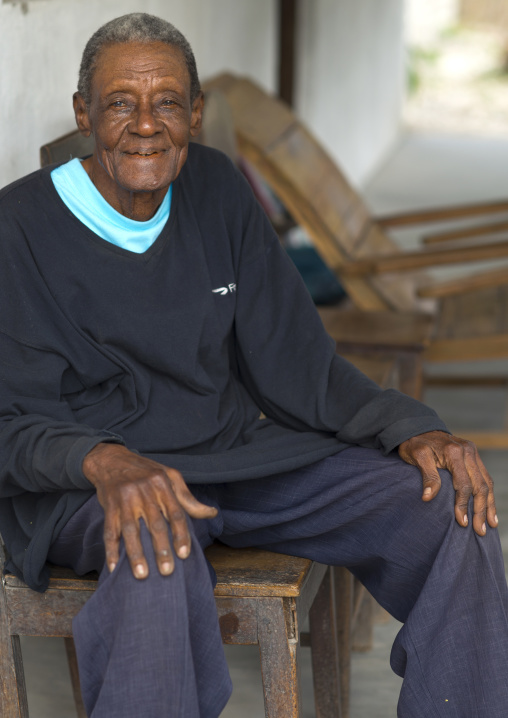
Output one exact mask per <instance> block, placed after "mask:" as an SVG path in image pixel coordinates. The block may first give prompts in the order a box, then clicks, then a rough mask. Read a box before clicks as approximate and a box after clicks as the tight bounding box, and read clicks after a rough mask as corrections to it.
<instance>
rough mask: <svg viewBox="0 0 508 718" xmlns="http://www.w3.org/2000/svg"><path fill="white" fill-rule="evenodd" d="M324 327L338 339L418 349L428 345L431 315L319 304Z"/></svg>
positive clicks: (431, 323)
mask: <svg viewBox="0 0 508 718" xmlns="http://www.w3.org/2000/svg"><path fill="white" fill-rule="evenodd" d="M319 315H320V317H321V320H322V322H323V324H324V326H325V329H326V331H327V332H328V333H329V334H330V335H331V336H332V337H333V338H334V339H335V340H336V341H337V342H351V343H354V342H357V343H363V344H364V345H365V346H372V347H378V348H382V349H385V350H389V349H391V350H393V351H400V350H409V351H419V350H422V349H424V348H425V347H428V346H429V344H430V340H431V334H432V329H433V325H434V319H433V317H432V316H430V315H425V314H415V313H414V312H360V311H358V310H356V309H353V310H346V311H343V312H341V311H338V310H337V309H334V308H333V307H320V308H319Z"/></svg>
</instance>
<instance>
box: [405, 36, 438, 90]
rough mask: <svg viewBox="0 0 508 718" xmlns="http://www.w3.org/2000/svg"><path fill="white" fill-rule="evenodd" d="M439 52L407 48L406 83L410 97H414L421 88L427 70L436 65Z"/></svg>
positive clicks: (422, 48) (421, 48) (415, 47)
mask: <svg viewBox="0 0 508 718" xmlns="http://www.w3.org/2000/svg"><path fill="white" fill-rule="evenodd" d="M439 55H440V53H439V51H438V50H436V49H429V48H424V47H417V46H415V45H413V46H412V47H408V48H407V55H406V57H407V59H406V62H407V65H406V82H407V90H408V94H409V95H413V94H414V93H415V92H416V91H417V90H418V89H419V88H420V86H421V84H422V78H423V75H424V74H425V72H426V70H427V69H428V68H429V67H430V66H432V65H435V63H436V62H437V60H438V58H439Z"/></svg>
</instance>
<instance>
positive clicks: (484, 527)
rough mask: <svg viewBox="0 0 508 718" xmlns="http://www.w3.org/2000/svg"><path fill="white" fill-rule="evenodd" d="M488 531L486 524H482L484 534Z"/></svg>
mask: <svg viewBox="0 0 508 718" xmlns="http://www.w3.org/2000/svg"><path fill="white" fill-rule="evenodd" d="M486 530H487V527H486V526H485V524H482V534H484V533H485V531H486Z"/></svg>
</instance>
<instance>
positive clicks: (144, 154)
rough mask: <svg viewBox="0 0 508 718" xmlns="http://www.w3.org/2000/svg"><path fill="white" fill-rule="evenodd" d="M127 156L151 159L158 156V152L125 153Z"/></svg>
mask: <svg viewBox="0 0 508 718" xmlns="http://www.w3.org/2000/svg"><path fill="white" fill-rule="evenodd" d="M127 154H128V155H131V157H153V155H158V154H159V151H158V150H152V151H150V152H127Z"/></svg>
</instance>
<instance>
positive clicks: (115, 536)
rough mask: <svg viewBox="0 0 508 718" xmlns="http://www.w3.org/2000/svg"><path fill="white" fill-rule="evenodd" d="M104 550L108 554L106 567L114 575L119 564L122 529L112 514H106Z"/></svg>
mask: <svg viewBox="0 0 508 718" xmlns="http://www.w3.org/2000/svg"><path fill="white" fill-rule="evenodd" d="M104 549H105V552H106V566H107V567H108V569H109V571H110V573H112V572H113V571H114V570H115V568H116V565H117V563H118V558H119V554H120V527H119V525H118V521H116V520H115V519H114V518H113V517H112V516H111V514H110V513H108V512H105V518H104Z"/></svg>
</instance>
